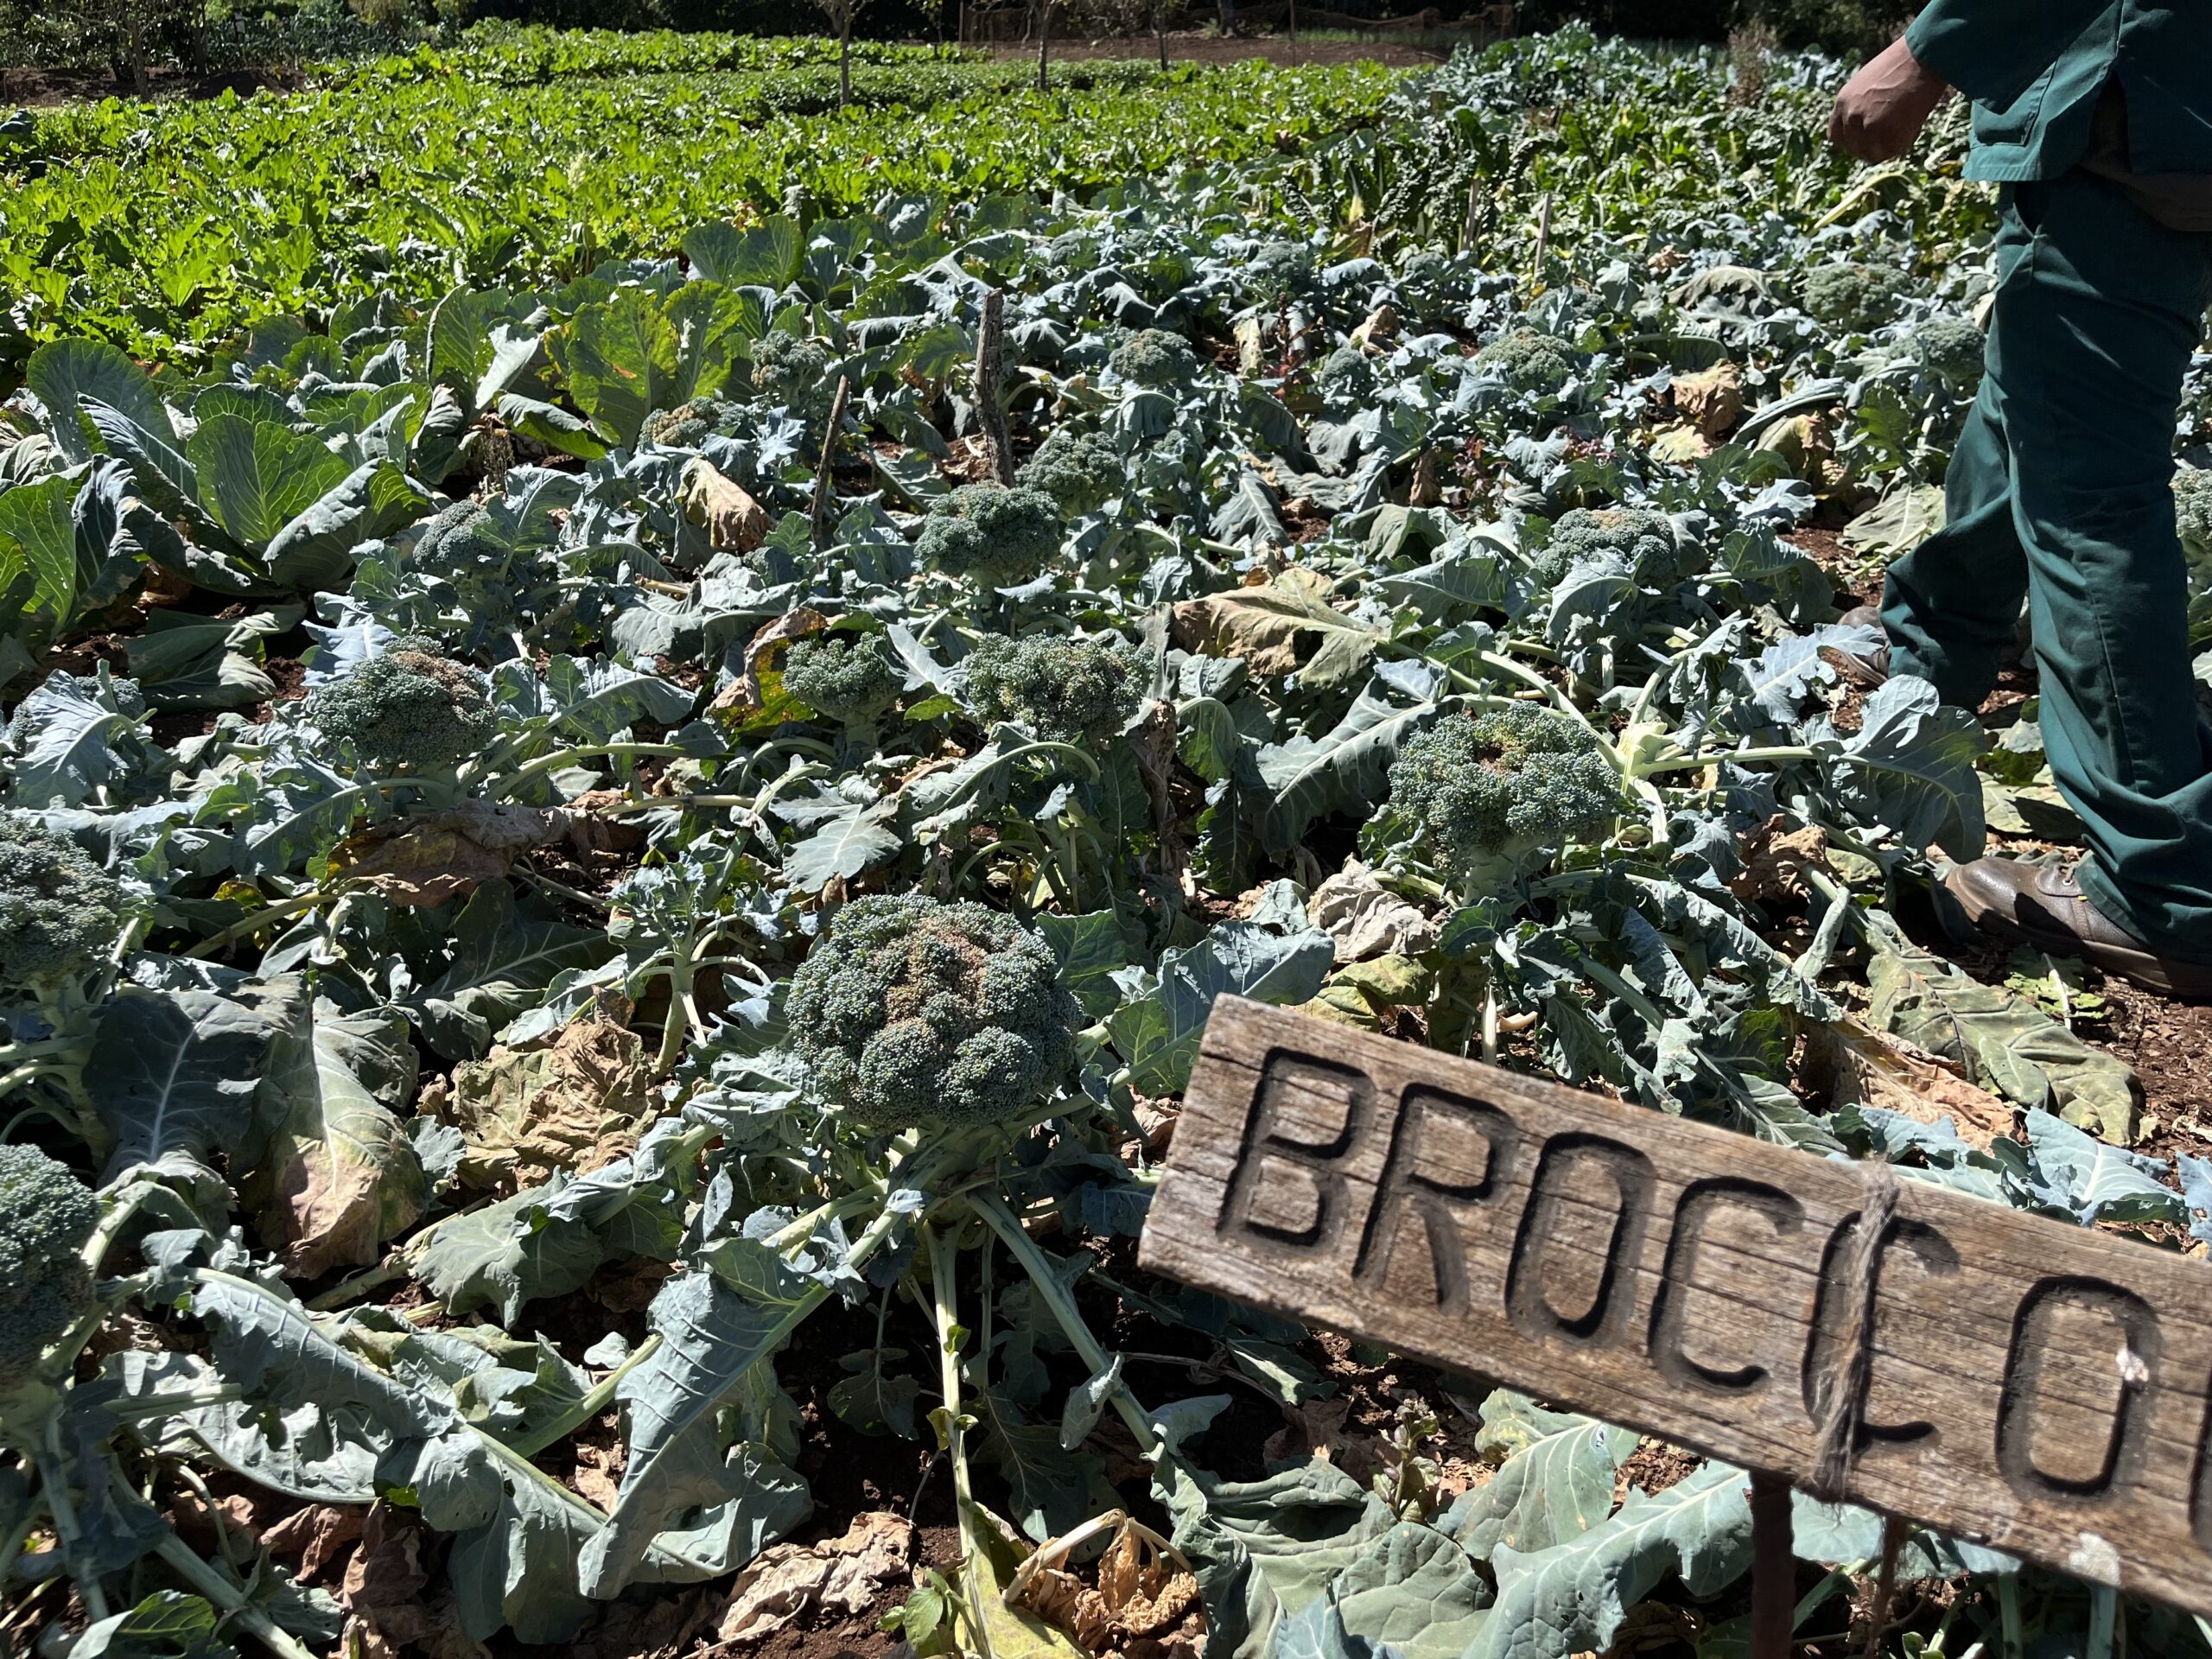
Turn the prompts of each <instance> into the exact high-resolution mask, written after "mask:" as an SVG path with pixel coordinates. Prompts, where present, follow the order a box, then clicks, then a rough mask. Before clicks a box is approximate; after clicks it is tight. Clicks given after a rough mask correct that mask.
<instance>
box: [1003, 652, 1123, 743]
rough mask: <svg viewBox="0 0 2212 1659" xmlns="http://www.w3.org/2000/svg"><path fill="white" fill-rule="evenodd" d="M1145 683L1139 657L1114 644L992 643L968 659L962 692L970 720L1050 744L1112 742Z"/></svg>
mask: <svg viewBox="0 0 2212 1659" xmlns="http://www.w3.org/2000/svg"><path fill="white" fill-rule="evenodd" d="M1147 677H1148V667H1147V663H1146V660H1145V658H1144V656H1143V653H1142V652H1138V651H1136V650H1135V649H1133V648H1132V647H1130V646H1128V645H1122V643H1121V642H1120V641H1118V640H1110V639H1069V638H1066V637H1065V636H1063V635H1059V634H1050V633H1046V634H1030V635H1028V636H1027V637H1025V638H1022V639H1004V638H1000V637H992V638H989V639H984V640H983V641H982V643H981V644H979V645H977V646H976V649H975V650H974V651H973V652H969V657H968V692H969V699H970V701H972V702H974V704H975V706H976V712H977V714H978V715H982V717H983V718H984V719H986V720H988V721H1012V722H1013V723H1014V724H1015V725H1017V726H1020V727H1021V728H1024V729H1025V730H1027V731H1031V732H1034V733H1035V734H1037V735H1038V736H1039V737H1043V738H1049V739H1051V740H1052V741H1054V742H1058V743H1082V742H1090V743H1101V742H1103V741H1105V740H1106V739H1108V738H1109V737H1112V736H1113V735H1114V734H1116V733H1117V732H1119V731H1120V730H1121V729H1122V728H1123V727H1124V726H1126V725H1128V723H1129V720H1130V717H1131V716H1132V715H1135V713H1136V711H1137V705H1138V704H1139V703H1141V702H1143V700H1144V692H1145V685H1146V682H1147Z"/></svg>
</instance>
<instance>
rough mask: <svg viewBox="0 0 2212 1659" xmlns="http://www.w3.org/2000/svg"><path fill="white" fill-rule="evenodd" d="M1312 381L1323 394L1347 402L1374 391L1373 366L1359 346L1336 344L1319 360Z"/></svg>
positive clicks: (1340, 401)
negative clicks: (1332, 349)
mask: <svg viewBox="0 0 2212 1659" xmlns="http://www.w3.org/2000/svg"><path fill="white" fill-rule="evenodd" d="M1313 383H1314V384H1315V385H1318V386H1319V388H1320V389H1321V392H1322V395H1323V396H1324V397H1332V398H1335V399H1336V400H1337V401H1338V402H1339V403H1350V402H1351V401H1353V400H1355V399H1357V398H1361V397H1366V396H1367V395H1368V394H1369V393H1370V392H1372V391H1374V390H1375V365H1374V364H1373V363H1371V362H1370V361H1369V360H1368V357H1367V353H1365V352H1363V351H1361V350H1360V349H1359V347H1358V346H1338V347H1337V349H1336V350H1335V351H1333V352H1331V353H1329V354H1328V356H1326V357H1325V358H1323V359H1321V364H1320V366H1319V368H1317V369H1315V370H1314V371H1313Z"/></svg>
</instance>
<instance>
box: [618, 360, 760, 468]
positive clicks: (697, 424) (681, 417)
mask: <svg viewBox="0 0 2212 1659" xmlns="http://www.w3.org/2000/svg"><path fill="white" fill-rule="evenodd" d="M756 372H757V370H756ZM745 418H746V412H745V406H744V405H743V404H733V403H728V402H725V401H724V400H723V399H721V398H719V397H694V398H692V399H691V400H690V402H689V403H684V404H677V406H676V407H675V408H674V409H664V410H658V411H657V412H656V413H654V414H653V415H652V416H649V417H647V419H646V421H645V436H647V437H648V438H650V439H652V441H653V442H655V443H658V444H661V445H663V446H664V447H665V448H671V449H696V448H698V447H699V445H700V444H701V443H702V442H703V441H705V440H706V439H708V438H710V437H713V436H715V435H716V434H718V433H721V434H727V433H730V432H734V431H735V430H737V429H738V428H739V427H740V426H741V424H743V423H744V421H745Z"/></svg>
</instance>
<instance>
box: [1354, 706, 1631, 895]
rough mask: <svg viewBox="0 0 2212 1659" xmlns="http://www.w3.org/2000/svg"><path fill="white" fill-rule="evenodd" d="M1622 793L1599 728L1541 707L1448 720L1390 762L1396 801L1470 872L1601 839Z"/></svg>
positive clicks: (1452, 864) (1445, 856)
mask: <svg viewBox="0 0 2212 1659" xmlns="http://www.w3.org/2000/svg"><path fill="white" fill-rule="evenodd" d="M1619 799H1620V779H1619V776H1618V773H1616V772H1614V770H1613V767H1612V765H1611V762H1609V761H1608V760H1606V759H1605V756H1604V755H1602V754H1600V753H1599V751H1598V745H1597V741H1596V740H1595V739H1594V738H1593V737H1592V735H1591V734H1590V733H1589V732H1588V731H1586V730H1585V729H1584V728H1582V727H1581V726H1580V725H1578V724H1576V723H1575V722H1574V721H1572V720H1569V719H1568V718H1567V716H1566V715H1560V714H1556V713H1554V712H1553V711H1552V710H1550V709H1544V708H1541V707H1539V706H1538V705H1536V704H1535V703H1516V704H1515V705H1513V706H1512V707H1510V708H1506V709H1496V710H1493V711H1491V713H1488V714H1484V715H1476V716H1475V717H1474V718H1472V719H1458V718H1454V719H1447V720H1443V721H1439V722H1438V723H1437V724H1435V725H1434V726H1432V727H1430V728H1428V730H1427V731H1425V732H1422V733H1421V734H1418V735H1416V736H1414V737H1413V738H1410V739H1408V741H1407V742H1406V744H1405V746H1404V747H1402V748H1401V749H1400V750H1399V751H1398V758H1397V760H1395V761H1393V762H1392V763H1391V766H1390V802H1391V804H1392V805H1393V806H1394V807H1395V808H1396V809H1397V810H1398V811H1399V812H1400V813H1402V815H1403V816H1404V817H1406V818H1408V820H1410V821H1411V822H1412V823H1414V825H1415V826H1416V827H1417V830H1418V833H1419V834H1420V835H1421V836H1423V837H1425V838H1427V840H1429V841H1430V842H1432V843H1433V845H1434V847H1435V848H1436V850H1437V855H1438V857H1439V859H1440V861H1441V862H1442V863H1443V864H1444V866H1445V867H1446V868H1447V869H1449V870H1450V871H1451V872H1452V874H1454V875H1456V876H1459V877H1462V878H1464V877H1468V876H1472V875H1477V874H1480V873H1481V872H1482V871H1484V869H1485V868H1493V867H1494V866H1495V864H1496V863H1497V861H1500V860H1510V861H1517V860H1521V859H1524V858H1526V857H1528V856H1529V855H1530V854H1533V853H1536V852H1540V851H1548V850H1553V849H1557V848H1559V847H1561V846H1563V845H1565V844H1567V843H1568V842H1579V841H1587V840H1589V839H1590V838H1592V836H1598V835H1601V834H1603V833H1604V831H1605V829H1606V828H1607V826H1609V825H1610V824H1611V823H1612V821H1613V818H1614V816H1615V814H1616V813H1617V811H1618V808H1619Z"/></svg>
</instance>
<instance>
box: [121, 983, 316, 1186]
mask: <svg viewBox="0 0 2212 1659" xmlns="http://www.w3.org/2000/svg"><path fill="white" fill-rule="evenodd" d="M297 989H298V987H297V985H296V982H280V983H277V984H275V985H272V986H270V988H266V989H262V990H257V991H255V992H253V993H251V995H250V996H249V995H247V994H240V995H219V994H217V993H216V992H213V991H131V992H129V993H126V994H125V995H120V996H117V997H114V998H112V999H111V1000H110V1001H108V1002H107V1003H106V1004H105V1005H104V1006H103V1007H102V1008H101V1010H100V1026H99V1041H98V1042H97V1043H96V1044H94V1045H93V1048H92V1058H91V1059H90V1060H88V1061H87V1062H86V1065H85V1090H86V1093H87V1094H88V1095H90V1096H92V1112H93V1116H94V1118H95V1120H96V1121H97V1122H98V1124H99V1129H100V1141H101V1147H100V1150H101V1151H102V1152H103V1153H104V1154H105V1163H106V1170H105V1174H104V1176H103V1177H102V1179H105V1180H112V1179H115V1178H116V1177H117V1176H118V1174H120V1173H122V1172H123V1171H124V1170H125V1169H128V1168H130V1166H132V1165H134V1164H149V1163H152V1162H154V1161H155V1160H157V1159H160V1158H162V1157H164V1156H167V1155H168V1154H171V1153H181V1154H184V1155H185V1156H187V1157H188V1158H190V1159H192V1160H194V1162H197V1163H201V1164H211V1163H212V1162H213V1158H214V1154H216V1153H218V1152H221V1151H227V1150H228V1149H230V1148H232V1147H237V1146H238V1145H239V1144H241V1143H242V1142H243V1141H245V1139H246V1137H247V1136H248V1135H249V1134H250V1132H251V1128H252V1125H253V1118H254V1109H253V1097H254V1093H255V1090H257V1088H258V1087H259V1084H260V1079H261V1076H262V1073H263V1071H264V1069H265V1067H266V1065H267V1063H268V1058H269V1051H270V1046H271V1045H272V1044H273V1043H275V1042H276V1040H277V1038H278V1037H280V1036H281V1035H283V1032H284V1029H285V1014H286V1012H287V1007H286V1005H287V1004H288V1002H289V1001H290V1000H291V998H292V996H293V995H295V994H296V991H297Z"/></svg>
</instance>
